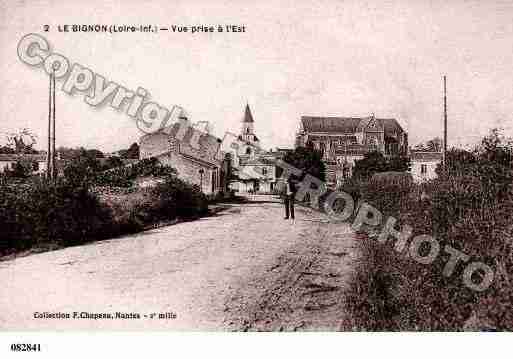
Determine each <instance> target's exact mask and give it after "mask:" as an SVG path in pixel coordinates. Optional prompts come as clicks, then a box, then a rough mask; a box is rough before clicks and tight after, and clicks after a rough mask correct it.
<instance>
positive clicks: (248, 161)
mask: <svg viewBox="0 0 513 359" xmlns="http://www.w3.org/2000/svg"><path fill="white" fill-rule="evenodd" d="M240 164H241V166H274V165H275V164H276V163H275V161H273V160H271V159H269V158H265V157H257V158H244V157H242V156H241V158H240Z"/></svg>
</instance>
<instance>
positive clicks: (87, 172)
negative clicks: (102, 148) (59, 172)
mask: <svg viewBox="0 0 513 359" xmlns="http://www.w3.org/2000/svg"><path fill="white" fill-rule="evenodd" d="M100 170H101V164H100V161H98V159H97V157H96V156H95V152H94V151H93V152H91V151H88V150H85V149H81V150H80V152H79V154H78V156H76V157H75V158H73V159H72V160H71V161H70V162H69V163H68V164H67V165H66V167H65V168H64V177H65V178H66V180H67V181H68V182H69V183H71V184H73V185H83V184H90V183H91V182H92V180H93V179H94V178H95V176H96V173H97V172H99V171H100Z"/></svg>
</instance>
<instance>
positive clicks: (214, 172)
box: [139, 117, 229, 195]
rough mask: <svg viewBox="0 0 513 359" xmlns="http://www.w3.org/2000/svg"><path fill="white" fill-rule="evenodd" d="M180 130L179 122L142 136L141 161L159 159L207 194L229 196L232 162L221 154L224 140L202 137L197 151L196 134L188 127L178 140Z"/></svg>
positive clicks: (203, 134) (207, 135)
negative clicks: (193, 141) (228, 186)
mask: <svg viewBox="0 0 513 359" xmlns="http://www.w3.org/2000/svg"><path fill="white" fill-rule="evenodd" d="M181 118H182V119H184V117H181ZM179 129H180V123H179V122H177V123H174V124H173V125H171V126H169V127H166V128H163V129H161V130H159V131H157V132H155V133H151V134H147V135H144V136H142V137H141V138H140V140H139V146H140V159H145V158H151V157H155V158H157V159H158V160H159V161H160V162H161V163H162V164H164V165H168V166H171V167H173V168H175V169H176V170H177V172H178V177H179V178H181V179H183V180H184V181H186V182H189V183H191V184H196V185H198V186H199V187H200V188H201V190H202V192H203V193H205V194H209V195H215V194H218V193H226V192H227V189H228V188H227V184H228V174H229V161H227V160H226V159H225V158H224V156H219V154H218V151H219V150H220V145H221V140H220V139H218V138H217V137H215V136H212V135H211V134H208V133H202V135H201V136H200V138H199V148H194V147H193V146H192V145H191V143H190V142H191V138H192V136H193V133H194V131H197V130H196V129H193V128H192V127H189V128H188V129H187V132H186V134H185V136H184V137H183V138H182V139H181V140H179V139H177V136H176V135H177V133H178V131H179ZM219 158H221V160H220V159H219Z"/></svg>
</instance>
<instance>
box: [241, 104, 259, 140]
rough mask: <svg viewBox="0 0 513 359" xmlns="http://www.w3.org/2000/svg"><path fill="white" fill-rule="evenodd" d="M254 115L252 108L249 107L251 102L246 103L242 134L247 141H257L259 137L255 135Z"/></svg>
mask: <svg viewBox="0 0 513 359" xmlns="http://www.w3.org/2000/svg"><path fill="white" fill-rule="evenodd" d="M254 122H255V121H254V120H253V115H252V114H251V110H250V109H249V104H246V110H245V111H244V118H243V119H242V130H241V136H242V139H244V140H245V141H247V142H251V143H255V142H258V138H257V137H256V136H255V133H254V132H253V125H254Z"/></svg>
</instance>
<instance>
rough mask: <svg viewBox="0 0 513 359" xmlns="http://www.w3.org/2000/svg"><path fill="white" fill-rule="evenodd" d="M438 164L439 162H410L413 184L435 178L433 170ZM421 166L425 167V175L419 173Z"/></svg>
mask: <svg viewBox="0 0 513 359" xmlns="http://www.w3.org/2000/svg"><path fill="white" fill-rule="evenodd" d="M438 163H440V161H439V160H423V161H420V160H412V162H411V174H412V176H413V180H414V181H415V182H423V181H427V180H430V179H433V178H436V172H435V169H436V167H437V166H438ZM422 165H426V173H424V174H423V173H421V172H422V171H421V167H422Z"/></svg>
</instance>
